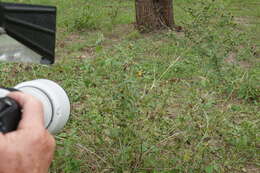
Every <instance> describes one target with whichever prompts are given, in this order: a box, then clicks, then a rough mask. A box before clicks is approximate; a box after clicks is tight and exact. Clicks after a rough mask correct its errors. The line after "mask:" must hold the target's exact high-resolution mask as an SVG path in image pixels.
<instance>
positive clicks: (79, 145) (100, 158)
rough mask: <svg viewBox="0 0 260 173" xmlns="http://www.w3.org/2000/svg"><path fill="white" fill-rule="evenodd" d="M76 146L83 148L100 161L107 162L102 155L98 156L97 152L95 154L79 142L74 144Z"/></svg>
mask: <svg viewBox="0 0 260 173" xmlns="http://www.w3.org/2000/svg"><path fill="white" fill-rule="evenodd" d="M76 145H77V146H78V147H80V148H82V149H83V150H85V151H86V152H88V153H90V154H92V155H94V156H96V157H97V158H98V159H99V160H101V161H102V162H104V163H105V164H108V163H107V161H106V160H104V159H103V158H102V157H100V156H99V155H98V154H96V153H95V152H93V151H91V150H89V149H87V148H86V147H84V146H83V145H81V144H76Z"/></svg>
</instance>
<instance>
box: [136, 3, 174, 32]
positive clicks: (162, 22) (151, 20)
mask: <svg viewBox="0 0 260 173" xmlns="http://www.w3.org/2000/svg"><path fill="white" fill-rule="evenodd" d="M135 8H136V23H137V28H138V29H139V30H140V31H153V30H159V29H163V28H167V27H168V28H173V26H174V17H173V0H135Z"/></svg>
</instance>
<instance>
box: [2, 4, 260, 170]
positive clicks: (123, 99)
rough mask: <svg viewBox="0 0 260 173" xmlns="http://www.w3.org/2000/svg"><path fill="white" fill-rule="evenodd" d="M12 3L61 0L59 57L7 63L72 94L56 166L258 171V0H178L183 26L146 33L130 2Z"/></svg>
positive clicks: (16, 72) (10, 80) (7, 73)
mask: <svg viewBox="0 0 260 173" xmlns="http://www.w3.org/2000/svg"><path fill="white" fill-rule="evenodd" d="M12 2H14V0H13V1H12ZM16 2H30V3H41V4H50V5H57V6H58V32H57V34H58V35H57V52H56V58H57V62H56V64H55V65H52V66H41V65H31V64H30V65H29V64H12V63H2V64H0V68H1V74H0V77H1V85H4V86H14V85H15V84H17V83H19V82H22V81H25V80H31V79H36V78H48V79H51V80H54V81H56V82H58V83H59V84H60V85H62V86H63V87H64V89H65V90H66V91H67V92H68V94H69V97H70V101H71V104H72V113H71V118H70V121H69V123H68V124H67V126H66V127H65V128H64V130H63V131H62V132H61V133H60V134H58V135H57V136H56V140H57V150H56V154H55V160H54V161H53V164H52V167H51V169H50V172H52V173H70V172H75V173H81V172H82V173H83V172H84V173H85V172H103V173H105V172H123V173H128V172H165V173H166V172H198V173H200V172H206V173H213V172H250V173H251V172H252V173H254V172H259V171H260V169H259V167H260V164H259V163H260V158H259V155H260V145H259V143H260V138H259V118H260V114H259V112H260V110H259V98H260V95H259V93H260V91H259V82H260V80H259V76H260V71H259V69H260V68H259V58H260V57H259V50H260V49H259V41H260V38H259V35H260V32H259V21H260V20H259V18H260V14H259V11H260V5H259V2H258V0H249V1H242V0H240V1H238V0H226V1H224V0H220V1H212V0H199V1H197V0H196V1H195V0H188V1H181V0H175V19H176V22H177V24H178V25H180V26H182V27H183V31H182V32H175V31H171V30H164V31H158V32H154V33H146V34H140V33H139V32H138V31H137V30H136V29H135V28H134V21H135V17H134V1H133V0H124V1H123V0H106V1H105V0H89V1H84V0H78V1H68V0H59V1H50V0H30V1H29V0H28V1H26V0H20V1H18V0H16Z"/></svg>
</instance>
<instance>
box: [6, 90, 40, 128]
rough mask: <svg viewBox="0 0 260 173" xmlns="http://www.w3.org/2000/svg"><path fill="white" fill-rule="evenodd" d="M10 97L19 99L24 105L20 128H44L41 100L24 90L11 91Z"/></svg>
mask: <svg viewBox="0 0 260 173" xmlns="http://www.w3.org/2000/svg"><path fill="white" fill-rule="evenodd" d="M8 97H10V98H12V99H14V100H15V101H17V102H18V103H19V104H20V106H21V107H22V119H21V121H20V123H19V125H18V129H23V128H44V117H43V107H42V104H41V102H40V101H38V100H37V99H36V98H34V97H33V96H30V95H28V94H24V93H22V92H11V93H10V94H8Z"/></svg>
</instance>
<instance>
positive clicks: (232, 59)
mask: <svg viewBox="0 0 260 173" xmlns="http://www.w3.org/2000/svg"><path fill="white" fill-rule="evenodd" d="M236 57H237V54H236V53H235V52H231V53H230V54H229V55H228V57H227V58H226V59H225V60H224V61H225V62H226V63H228V64H232V65H239V66H240V67H242V68H246V69H248V68H250V67H251V64H250V63H249V62H247V61H238V60H237V59H236Z"/></svg>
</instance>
